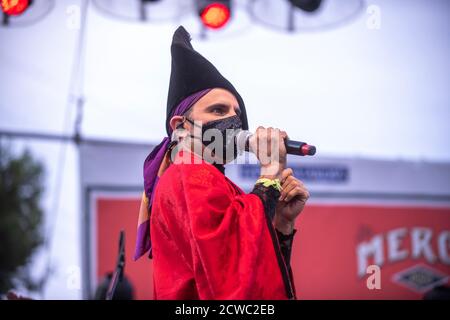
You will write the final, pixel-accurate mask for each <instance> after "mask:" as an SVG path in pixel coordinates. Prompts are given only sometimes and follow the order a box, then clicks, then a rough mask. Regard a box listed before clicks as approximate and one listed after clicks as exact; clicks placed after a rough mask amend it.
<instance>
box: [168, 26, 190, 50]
mask: <svg viewBox="0 0 450 320" xmlns="http://www.w3.org/2000/svg"><path fill="white" fill-rule="evenodd" d="M191 40H192V38H191V35H190V34H189V32H187V31H186V29H185V28H184V27H183V26H179V27H178V28H177V30H175V33H174V34H173V39H172V45H173V44H181V45H184V46H187V47H189V48H191V49H193V47H192V45H191Z"/></svg>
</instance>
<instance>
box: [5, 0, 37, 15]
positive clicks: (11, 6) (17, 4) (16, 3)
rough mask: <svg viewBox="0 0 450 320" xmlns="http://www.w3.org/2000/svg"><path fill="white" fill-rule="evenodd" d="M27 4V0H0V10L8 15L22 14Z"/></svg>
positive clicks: (28, 2) (28, 3)
mask: <svg viewBox="0 0 450 320" xmlns="http://www.w3.org/2000/svg"><path fill="white" fill-rule="evenodd" d="M29 5H30V1H29V0H1V6H2V11H3V12H4V13H6V14H7V15H9V16H18V15H20V14H22V13H23V12H24V11H25V10H26V9H27V8H28V6H29Z"/></svg>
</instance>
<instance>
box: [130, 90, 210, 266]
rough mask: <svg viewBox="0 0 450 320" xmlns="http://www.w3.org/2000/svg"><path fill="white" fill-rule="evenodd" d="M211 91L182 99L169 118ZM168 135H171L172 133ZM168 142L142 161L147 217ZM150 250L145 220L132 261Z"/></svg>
mask: <svg viewBox="0 0 450 320" xmlns="http://www.w3.org/2000/svg"><path fill="white" fill-rule="evenodd" d="M211 90H212V89H205V90H202V91H199V92H196V93H194V94H192V95H190V96H189V97H187V98H185V99H183V101H181V102H180V103H179V104H178V106H177V107H176V108H175V109H174V111H173V112H172V113H171V117H173V116H182V115H183V114H185V113H186V112H187V111H188V110H189V109H190V108H192V106H193V105H194V104H195V103H196V102H197V101H198V100H200V99H201V98H202V97H203V96H204V95H206V94H207V93H208V92H209V91H211ZM170 133H171V134H172V131H171V132H170ZM170 140H171V138H170V137H165V138H164V139H163V140H162V141H161V143H160V144H159V145H157V146H156V147H155V148H154V149H153V150H152V152H151V153H150V154H149V155H148V156H147V158H146V159H145V161H144V190H145V195H146V196H147V199H149V201H148V208H147V210H148V212H149V217H150V212H151V206H152V203H153V198H154V194H155V193H154V191H155V189H156V185H157V184H158V181H159V177H158V171H159V168H160V166H161V163H162V161H163V159H164V156H165V154H166V152H167V150H168V147H169V144H170ZM151 248H152V244H151V238H150V220H149V219H147V220H145V221H144V222H142V223H141V224H140V225H139V226H138V233H137V239H136V250H135V254H134V260H137V259H139V258H140V257H141V256H142V255H144V254H145V253H146V252H147V251H149V250H150V254H149V255H150V257H151V255H152V251H151Z"/></svg>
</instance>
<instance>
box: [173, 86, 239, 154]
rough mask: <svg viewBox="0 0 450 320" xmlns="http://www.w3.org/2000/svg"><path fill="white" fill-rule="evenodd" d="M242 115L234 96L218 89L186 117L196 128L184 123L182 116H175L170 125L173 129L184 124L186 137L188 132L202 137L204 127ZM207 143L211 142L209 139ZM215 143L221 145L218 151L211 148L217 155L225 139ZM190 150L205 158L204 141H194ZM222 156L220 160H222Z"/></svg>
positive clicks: (196, 104) (195, 105) (201, 101)
mask: <svg viewBox="0 0 450 320" xmlns="http://www.w3.org/2000/svg"><path fill="white" fill-rule="evenodd" d="M240 113H241V110H240V108H239V104H238V102H237V99H236V98H235V97H234V95H233V94H232V93H230V92H229V91H227V90H225V89H218V88H216V89H212V90H211V91H210V92H208V93H207V94H206V95H205V96H203V97H202V98H201V99H200V100H199V101H197V102H196V103H195V104H194V106H193V107H192V108H191V109H190V111H189V113H188V114H186V115H185V116H186V117H188V118H189V119H190V120H192V121H193V122H194V123H195V124H196V126H195V127H194V125H193V124H192V123H191V122H190V121H183V119H184V117H182V116H174V117H173V118H172V119H171V122H170V125H171V127H172V128H175V127H176V128H178V124H180V123H182V125H183V128H184V129H186V131H185V133H184V135H186V133H187V132H190V134H191V135H193V136H196V137H202V130H201V126H202V125H205V124H207V123H209V122H211V121H215V120H221V119H224V118H229V117H233V116H236V115H237V116H239V115H240ZM213 133H220V131H219V132H217V130H216V132H214V131H213ZM205 134H206V133H205ZM182 135H183V134H182ZM221 137H223V136H221ZM207 141H211V140H210V139H208V138H207ZM213 141H214V142H216V143H218V142H220V143H221V144H220V146H219V145H215V147H217V148H218V149H214V147H211V148H210V149H211V150H214V151H213V154H215V152H216V150H223V147H224V145H223V143H224V142H223V141H224V140H223V138H221V139H218V140H216V139H214V140H213ZM196 143H197V144H198V145H197V146H196V145H195V144H196ZM190 148H191V150H194V152H196V153H198V154H202V156H204V150H205V146H204V144H203V143H202V139H200V140H198V139H194V140H192V141H191V145H190ZM221 155H225V152H222V151H221ZM221 155H220V156H219V158H221Z"/></svg>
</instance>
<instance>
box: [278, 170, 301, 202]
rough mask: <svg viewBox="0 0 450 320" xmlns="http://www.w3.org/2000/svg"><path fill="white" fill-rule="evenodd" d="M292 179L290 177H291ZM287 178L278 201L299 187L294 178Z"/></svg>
mask: <svg viewBox="0 0 450 320" xmlns="http://www.w3.org/2000/svg"><path fill="white" fill-rule="evenodd" d="M291 177H292V176H291ZM291 177H288V178H287V179H286V182H285V183H284V184H283V186H282V189H281V195H280V200H281V201H283V200H284V199H285V198H286V196H287V195H288V193H289V192H291V191H292V190H293V189H295V188H296V187H298V186H299V183H298V181H297V180H296V179H295V178H294V177H292V178H291Z"/></svg>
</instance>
